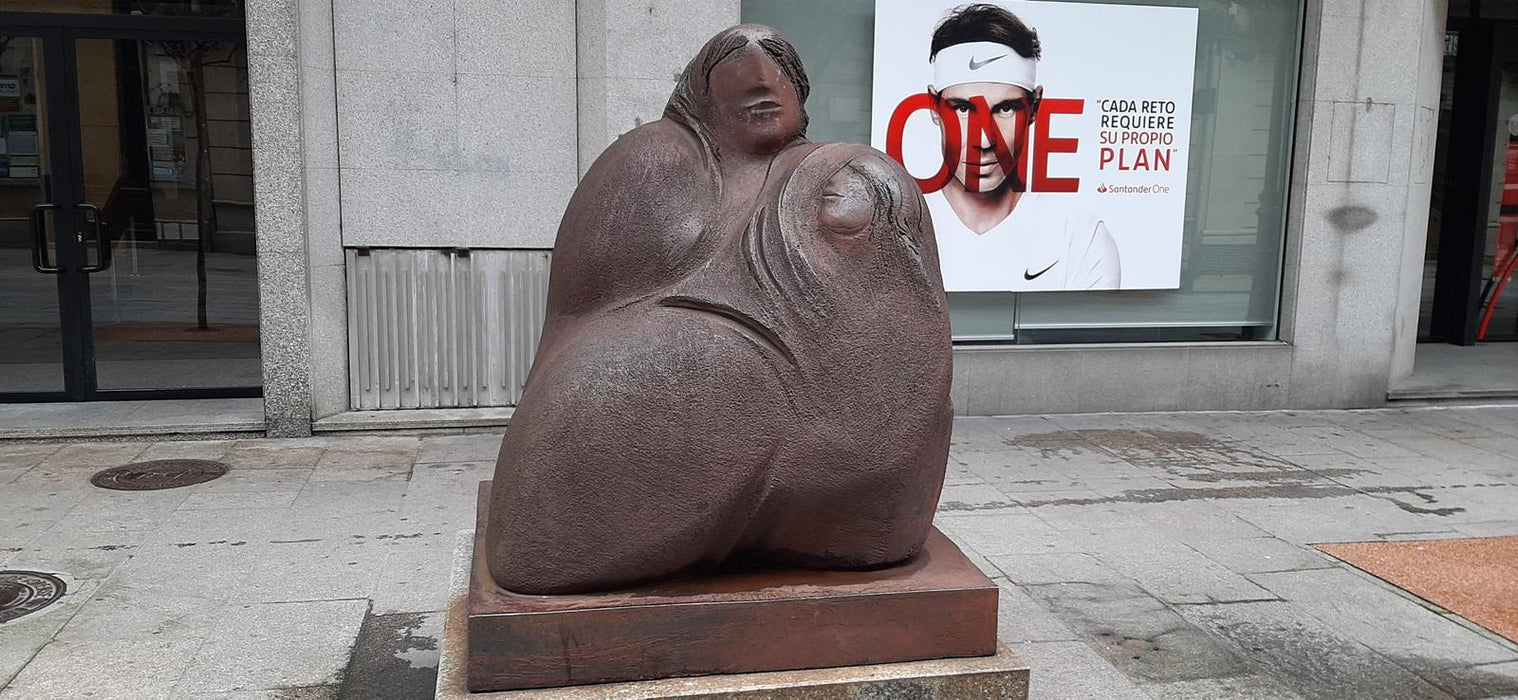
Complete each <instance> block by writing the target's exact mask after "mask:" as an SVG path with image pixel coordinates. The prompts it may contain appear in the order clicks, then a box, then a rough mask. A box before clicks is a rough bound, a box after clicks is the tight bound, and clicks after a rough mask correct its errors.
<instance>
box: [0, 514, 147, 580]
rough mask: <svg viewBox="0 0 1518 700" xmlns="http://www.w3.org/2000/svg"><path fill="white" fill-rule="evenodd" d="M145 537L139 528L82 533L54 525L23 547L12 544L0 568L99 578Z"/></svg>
mask: <svg viewBox="0 0 1518 700" xmlns="http://www.w3.org/2000/svg"><path fill="white" fill-rule="evenodd" d="M146 540H147V533H144V532H141V531H133V532H118V533H109V532H106V533H102V532H85V531H81V530H77V529H74V528H65V527H62V526H58V525H55V526H53V527H52V528H51V529H49V530H47V531H46V532H44V533H42V534H41V535H39V536H38V537H37V538H35V539H33V540H32V542H31V544H28V545H26V546H24V547H14V548H11V549H14V551H13V552H11V553H10V554H9V556H8V557H7V558H5V559H0V561H3V562H4V568H11V569H32V570H37V571H60V572H65V573H67V574H68V575H69V576H71V577H73V578H76V579H103V578H105V577H107V576H109V575H110V574H111V572H112V571H114V570H115V569H116V567H117V566H120V565H121V563H122V562H124V561H126V560H127V559H129V558H131V556H132V553H133V552H135V551H136V550H137V549H138V548H139V547H140V546H142V544H143V543H144V542H145V541H146Z"/></svg>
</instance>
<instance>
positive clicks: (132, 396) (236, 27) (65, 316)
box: [0, 12, 263, 403]
mask: <svg viewBox="0 0 1518 700" xmlns="http://www.w3.org/2000/svg"><path fill="white" fill-rule="evenodd" d="M0 27H5V33H6V34H7V35H11V36H23V37H32V38H37V39H40V40H41V41H42V54H43V66H42V69H43V79H44V81H45V83H44V86H45V87H44V89H45V93H44V95H43V99H45V100H46V101H47V113H48V117H47V120H48V123H47V129H48V153H46V154H44V155H43V157H45V158H47V159H48V163H49V168H50V170H51V172H52V177H50V178H48V181H47V189H48V191H47V192H46V193H45V196H46V197H47V199H48V203H50V204H52V205H54V206H55V207H56V210H55V211H54V212H53V216H54V219H53V220H54V222H55V224H54V225H55V231H56V235H55V248H56V252H55V254H56V256H57V260H56V261H54V264H55V265H56V266H57V267H60V268H62V270H61V271H60V272H59V273H56V276H57V278H58V316H59V319H58V321H59V324H60V330H61V332H62V341H63V343H62V344H63V357H62V358H61V359H62V361H63V372H64V390H63V391H61V392H57V391H53V392H3V391H0V403H13V402H14V403H19V402H49V401H103V400H118V401H127V400H142V399H194V398H245V397H246V398H252V397H260V396H262V395H263V388H262V387H226V388H212V389H116V390H101V389H99V388H98V387H97V386H96V377H95V346H94V337H93V325H92V322H91V306H90V286H89V285H90V280H89V274H88V273H87V272H85V271H83V269H82V268H83V267H84V266H85V265H87V264H88V263H89V250H88V246H89V245H91V243H90V242H88V241H85V240H83V233H82V232H83V230H84V229H83V228H82V224H83V223H84V222H83V221H82V220H81V218H80V217H81V211H80V210H79V208H78V205H81V204H84V203H85V201H84V189H83V187H84V153H83V149H82V146H81V143H80V138H79V136H80V133H81V128H80V114H79V111H80V107H79V74H78V60H77V59H78V57H77V53H76V51H75V44H76V41H77V40H78V39H120V40H152V39H180V40H186V41H235V42H246V40H247V39H246V31H245V28H244V25H243V20H242V19H208V18H199V17H174V16H153V15H86V14H50V13H34V12H0ZM96 230H97V232H99V231H100V229H98V228H97V229H96ZM66 232H67V233H68V234H69V235H65V233H66ZM98 235H104V234H103V233H99V234H98ZM38 274H41V273H38Z"/></svg>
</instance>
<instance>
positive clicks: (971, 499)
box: [938, 483, 1022, 513]
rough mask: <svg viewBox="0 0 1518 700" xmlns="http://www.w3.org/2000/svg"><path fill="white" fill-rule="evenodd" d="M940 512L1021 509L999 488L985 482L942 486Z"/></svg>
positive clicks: (939, 501) (939, 498)
mask: <svg viewBox="0 0 1518 700" xmlns="http://www.w3.org/2000/svg"><path fill="white" fill-rule="evenodd" d="M938 510H939V511H942V512H951V513H954V512H972V511H986V510H1022V506H1021V505H1020V504H1019V503H1017V501H1015V500H1013V499H1012V498H1011V497H1009V496H1007V494H1005V493H1002V491H1001V490H1000V489H997V488H996V487H994V486H991V485H990V484H986V483H979V484H966V485H956V486H944V487H943V492H942V493H941V494H939V497H938Z"/></svg>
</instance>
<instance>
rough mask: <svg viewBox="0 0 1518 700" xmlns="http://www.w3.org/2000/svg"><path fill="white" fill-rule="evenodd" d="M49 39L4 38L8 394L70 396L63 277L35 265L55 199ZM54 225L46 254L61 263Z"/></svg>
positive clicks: (0, 68)
mask: <svg viewBox="0 0 1518 700" xmlns="http://www.w3.org/2000/svg"><path fill="white" fill-rule="evenodd" d="M47 116H48V115H47V110H46V90H45V88H44V80H43V70H42V41H41V40H39V39H36V38H32V37H24V36H0V144H3V145H0V392H40V391H62V390H63V388H64V386H63V334H62V330H61V326H60V325H59V318H58V278H57V277H55V276H53V275H49V274H43V273H41V272H38V271H37V270H35V269H34V268H33V266H32V255H33V251H32V247H33V245H34V238H33V228H32V216H33V214H34V213H38V214H40V213H41V212H40V211H39V210H38V209H37V207H38V205H42V204H45V203H47V202H48V201H49V195H48V192H47V182H48V178H49V177H51V175H52V173H51V172H49V169H50V168H49V163H48V160H47V153H48V143H49V138H48V130H47ZM52 220H53V218H52V216H51V215H47V216H45V217H44V223H45V225H46V226H47V231H46V234H45V239H44V241H43V246H42V247H43V252H44V253H46V255H47V258H48V259H49V260H52V261H56V260H57V246H56V245H55V244H54V241H55V238H54V235H53V231H52V226H51V222H52Z"/></svg>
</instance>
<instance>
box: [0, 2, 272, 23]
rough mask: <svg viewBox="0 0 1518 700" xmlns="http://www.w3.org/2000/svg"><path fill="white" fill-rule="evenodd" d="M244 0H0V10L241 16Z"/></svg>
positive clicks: (98, 13) (237, 17)
mask: <svg viewBox="0 0 1518 700" xmlns="http://www.w3.org/2000/svg"><path fill="white" fill-rule="evenodd" d="M243 1H244V0H0V12H65V13H70V14H88V15H154V16H177V17H230V18H235V19H242V16H243Z"/></svg>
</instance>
